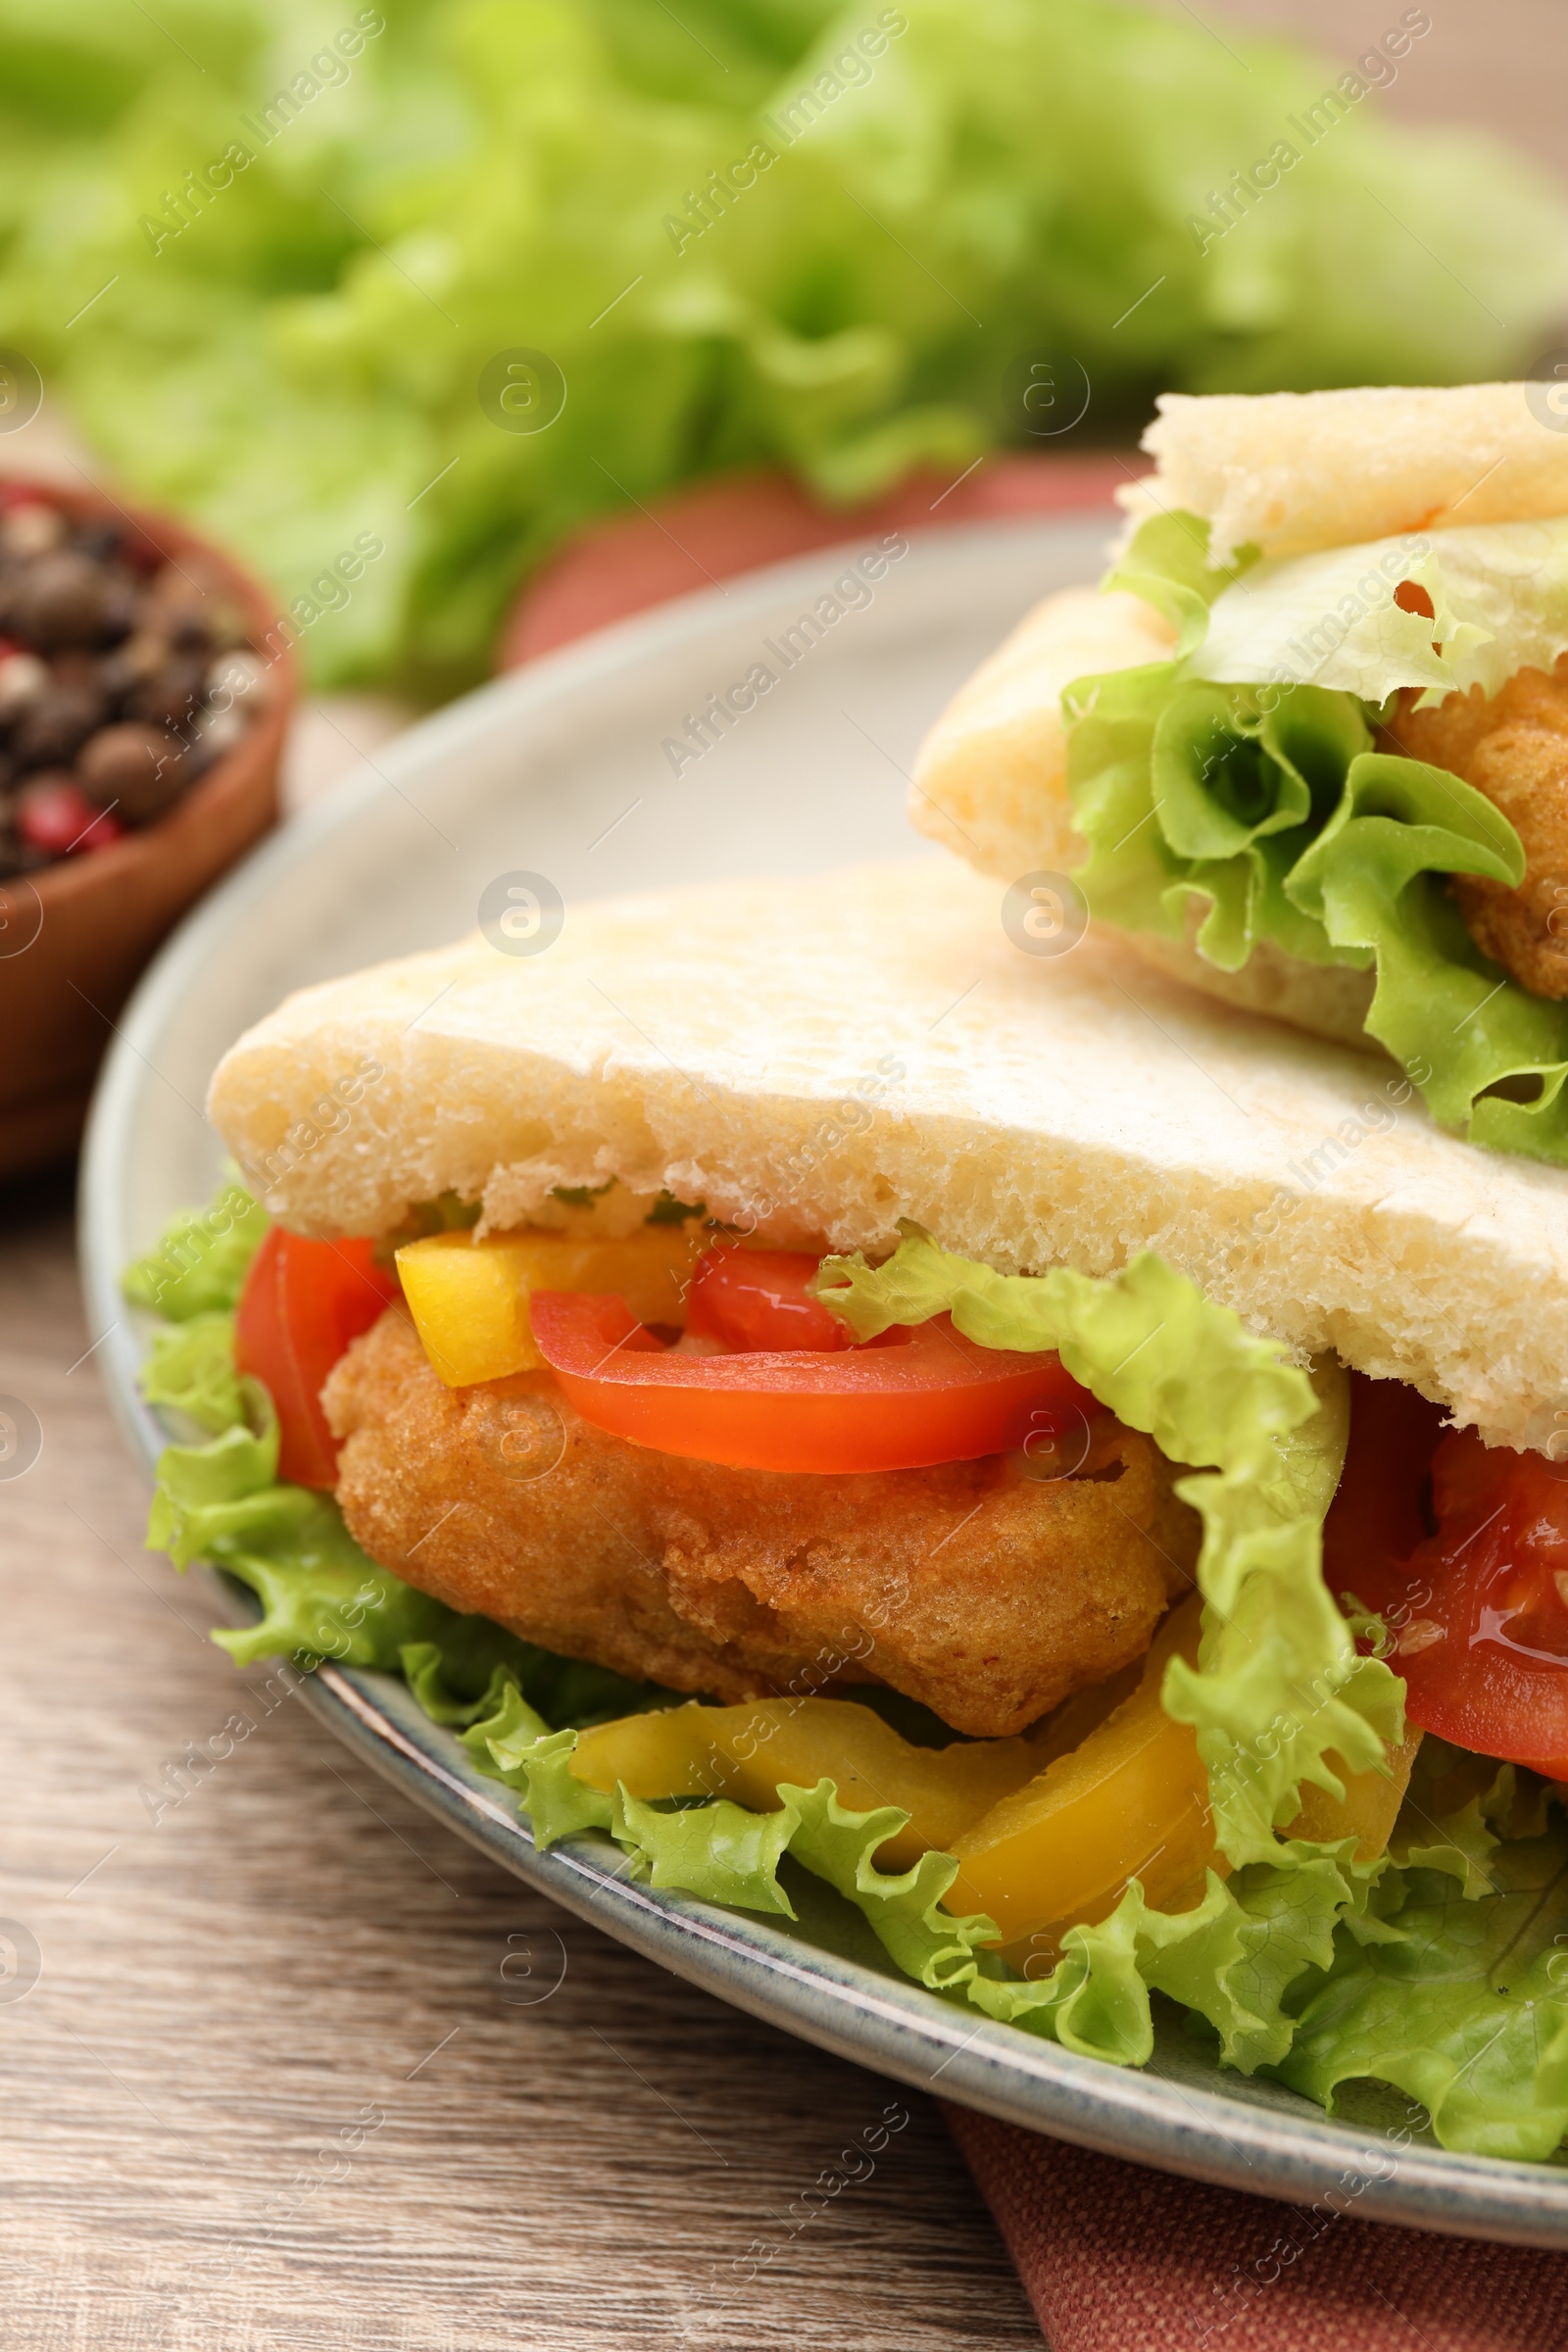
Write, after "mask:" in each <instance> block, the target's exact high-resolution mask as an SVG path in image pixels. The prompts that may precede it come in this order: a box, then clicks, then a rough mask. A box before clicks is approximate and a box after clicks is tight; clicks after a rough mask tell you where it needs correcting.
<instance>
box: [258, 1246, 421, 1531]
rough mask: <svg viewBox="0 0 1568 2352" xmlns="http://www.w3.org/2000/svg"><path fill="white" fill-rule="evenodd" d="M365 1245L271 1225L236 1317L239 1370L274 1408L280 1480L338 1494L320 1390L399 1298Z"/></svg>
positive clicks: (389, 1275)
mask: <svg viewBox="0 0 1568 2352" xmlns="http://www.w3.org/2000/svg"><path fill="white" fill-rule="evenodd" d="M372 1247H373V1245H372V1244H371V1243H369V1242H307V1241H302V1240H301V1238H300V1236H299V1235H298V1234H297V1233H285V1232H284V1231H283V1229H282V1227H281V1226H278V1225H274V1226H273V1227H272V1229H271V1231H270V1233H269V1234H268V1236H267V1238H266V1240H265V1241H264V1242H263V1243H262V1246H261V1248H260V1249H259V1250H257V1252H256V1255H255V1256H254V1257H253V1258H252V1260H251V1268H250V1272H249V1273H248V1274H247V1276H246V1278H245V1288H244V1290H243V1292H242V1293H241V1295H240V1301H239V1310H238V1313H237V1314H236V1316H235V1319H234V1362H235V1364H236V1366H237V1367H238V1369H239V1370H240V1371H241V1372H248V1373H250V1374H252V1375H253V1376H254V1378H256V1379H257V1380H259V1381H260V1382H261V1383H262V1385H263V1387H264V1388H266V1389H267V1390H268V1392H269V1393H270V1397H271V1399H272V1402H273V1404H274V1405H275V1406H276V1408H277V1420H278V1453H277V1475H278V1477H279V1478H280V1479H282V1480H284V1481H285V1482H286V1483H287V1484H288V1485H290V1486H298V1487H328V1488H330V1487H335V1486H336V1484H337V1446H336V1444H335V1442H334V1440H333V1437H332V1433H331V1431H330V1430H329V1429H328V1428H327V1426H326V1415H325V1414H324V1413H323V1412H322V1410H321V1404H320V1397H321V1388H322V1385H323V1383H324V1382H325V1379H326V1376H327V1374H328V1373H329V1372H330V1371H331V1369H332V1366H333V1365H334V1364H335V1363H336V1362H337V1360H338V1357H339V1356H340V1355H341V1354H342V1353H343V1351H344V1349H345V1348H347V1347H348V1345H349V1342H350V1341H351V1340H357V1339H358V1338H359V1336H360V1334H361V1332H362V1331H368V1330H369V1328H370V1325H371V1324H372V1323H374V1322H375V1321H376V1320H377V1319H378V1318H379V1316H380V1314H381V1310H382V1308H383V1307H385V1306H386V1305H387V1304H388V1302H389V1301H390V1300H391V1299H395V1298H397V1296H398V1279H397V1273H396V1270H395V1268H393V1267H390V1266H378V1265H377V1264H376V1263H375V1260H374V1257H373V1255H372Z"/></svg>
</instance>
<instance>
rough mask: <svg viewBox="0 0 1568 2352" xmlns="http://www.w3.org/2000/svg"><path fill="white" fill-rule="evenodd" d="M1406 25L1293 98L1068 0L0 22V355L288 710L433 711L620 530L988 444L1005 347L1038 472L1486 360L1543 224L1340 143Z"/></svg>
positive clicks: (875, 487) (1449, 138)
mask: <svg viewBox="0 0 1568 2352" xmlns="http://www.w3.org/2000/svg"><path fill="white" fill-rule="evenodd" d="M1423 27H1424V28H1425V29H1422V28H1423ZM1430 29H1431V20H1430V19H1429V18H1428V17H1427V16H1426V14H1425V12H1424V11H1422V10H1420V9H1408V10H1406V11H1404V13H1403V17H1402V19H1401V29H1400V31H1399V33H1398V36H1396V34H1393V33H1391V34H1389V35H1387V36H1386V37H1385V39H1384V40H1383V42H1381V43H1380V44H1379V45H1377V46H1376V48H1375V49H1374V50H1370V51H1368V52H1367V53H1366V56H1365V57H1363V58H1362V59H1360V60H1350V59H1346V60H1342V61H1339V62H1338V63H1335V64H1332V65H1330V64H1326V63H1325V62H1324V61H1322V60H1314V59H1311V58H1308V57H1305V56H1303V55H1302V54H1301V53H1300V52H1299V51H1298V50H1296V49H1294V48H1292V47H1289V46H1286V45H1284V44H1281V43H1278V42H1274V41H1261V40H1258V39H1255V38H1253V37H1252V36H1250V35H1249V34H1244V33H1242V32H1236V33H1234V34H1233V33H1231V32H1230V31H1229V30H1227V34H1226V38H1225V40H1224V41H1223V42H1221V41H1220V40H1218V39H1216V38H1215V37H1214V36H1212V35H1211V34H1210V33H1208V32H1206V31H1205V30H1203V29H1201V27H1200V26H1198V25H1197V24H1196V23H1194V22H1192V21H1190V20H1186V19H1172V18H1167V17H1166V16H1164V15H1161V14H1157V13H1154V12H1153V11H1152V10H1146V9H1140V8H1133V7H1121V6H1116V5H1112V4H1110V0H900V5H898V6H895V7H884V6H880V5H874V4H873V0H851V5H849V6H847V7H843V8H837V9H833V8H829V7H827V6H824V5H822V0H683V6H682V8H681V10H680V11H679V14H678V17H677V16H676V15H675V14H672V13H670V12H669V11H667V10H665V9H663V8H662V7H661V6H660V5H658V0H572V4H570V5H568V4H567V0H404V4H403V5H401V6H400V7H399V8H398V9H397V10H396V11H390V10H387V11H383V10H381V9H377V8H373V7H372V8H358V7H354V6H351V5H349V0H334V5H329V6H310V7H304V6H281V7H271V8H264V7H263V6H262V5H261V0H201V4H200V5H199V6H198V5H194V4H193V0H168V5H164V6H161V7H160V9H159V11H158V18H157V22H156V23H155V22H154V21H153V19H152V18H151V17H149V16H147V15H145V14H144V13H142V12H140V11H137V10H126V9H125V8H124V7H123V5H122V4H121V0H66V4H65V5H63V6H61V7H58V8H56V9H55V10H53V11H51V12H50V14H49V16H48V19H47V21H46V20H44V19H42V18H40V16H39V14H38V12H37V10H36V8H35V6H33V5H32V0H0V92H3V98H0V107H3V110H4V115H5V119H6V134H7V135H6V138H5V142H4V147H3V149H0V154H3V158H4V160H3V161H0V224H3V232H4V260H3V263H0V288H3V299H4V312H3V316H4V319H5V320H6V333H7V340H8V341H9V342H11V343H13V344H14V345H16V346H18V347H20V348H22V349H23V350H25V352H26V353H27V354H28V356H29V357H31V358H32V359H34V360H35V361H36V363H37V365H38V366H39V367H40V368H42V370H43V372H44V375H45V378H46V381H47V383H48V385H49V387H50V389H51V391H52V392H53V393H54V394H55V395H56V396H57V397H58V398H59V399H61V400H62V401H63V402H64V404H65V405H66V406H67V408H68V409H69V410H70V411H71V412H72V413H73V416H74V417H75V419H76V420H77V422H78V423H79V425H80V426H81V427H82V429H83V430H84V431H85V432H86V433H87V435H88V436H89V437H90V438H91V439H92V441H93V442H94V443H95V444H96V445H97V447H98V448H99V449H100V450H101V451H102V453H103V455H104V456H105V458H106V459H107V460H108V461H110V462H111V463H112V464H114V465H115V466H118V467H119V469H120V470H121V471H122V472H123V475H124V476H125V478H126V479H127V480H129V481H130V482H131V483H132V484H133V485H134V487H135V488H136V489H137V490H138V491H139V492H140V493H142V494H144V495H146V496H149V497H152V498H155V499H157V500H160V501H163V502H165V503H168V504H171V505H173V506H176V507H179V508H181V509H184V510H186V511H187V512H189V513H191V514H192V515H194V516H196V517H197V518H199V519H200V520H201V522H202V523H203V524H204V525H205V526H206V527H207V528H208V529H210V530H212V531H213V532H215V533H217V534H218V535H220V536H221V537H223V538H226V539H227V540H228V541H229V542H230V543H231V544H232V545H233V546H234V547H235V548H236V550H237V551H239V552H240V553H242V554H243V555H244V556H245V557H247V558H248V560H249V561H250V562H251V563H252V564H253V565H254V566H255V567H256V568H257V569H258V570H259V571H261V572H262V573H263V574H264V575H265V576H266V577H267V578H268V579H269V580H270V583H271V584H272V586H273V588H274V589H275V591H276V594H277V597H278V608H279V614H280V616H281V617H282V618H283V619H285V620H286V621H287V623H288V625H289V627H290V628H291V630H293V631H294V632H295V633H296V634H297V635H298V637H299V640H300V644H301V651H302V654H303V656H304V658H305V660H306V662H307V663H308V666H309V668H310V670H311V672H312V674H313V675H314V677H315V679H316V681H317V682H318V683H319V684H328V683H347V682H351V681H357V680H371V679H377V678H384V677H386V676H388V675H389V674H393V673H396V674H397V675H398V676H399V677H400V679H401V680H402V681H403V682H405V683H408V682H411V681H412V682H413V683H415V684H422V685H423V686H424V687H425V688H426V689H428V690H431V691H434V690H439V689H441V688H446V687H450V686H452V685H454V684H457V683H460V682H462V681H463V680H465V679H466V678H468V677H471V676H473V675H475V674H477V673H479V672H480V671H481V670H482V669H483V667H484V666H485V663H486V659H487V656H488V652H489V648H490V644H491V641H492V638H493V635H494V631H495V628H496V625H497V622H498V619H499V617H500V614H501V613H502V611H503V609H504V607H505V604H506V602H507V600H508V598H509V596H510V595H511V594H512V592H513V590H514V589H515V586H516V584H517V582H518V581H519V580H520V579H521V578H522V577H524V576H525V575H526V573H527V572H528V571H529V569H530V568H531V567H532V566H533V565H535V564H537V563H538V562H539V560H540V559H541V558H542V557H543V556H544V555H546V554H547V553H548V552H549V551H550V550H551V549H552V548H553V547H555V546H556V545H558V544H559V543H560V542H561V541H562V539H563V538H564V537H565V536H566V535H567V534H568V533H569V532H571V531H572V530H573V529H574V528H576V527H577V526H578V525H580V524H581V523H583V522H585V521H587V520H588V519H589V518H591V517H592V516H594V515H600V514H603V513H606V512H608V511H611V510H613V509H615V508H618V507H621V506H623V505H624V504H625V502H626V501H627V500H628V499H632V498H635V499H639V500H642V501H647V500H648V499H650V498H653V497H657V496H659V495H660V494H661V493H662V492H664V491H666V490H668V489H669V488H671V487H672V486H674V485H675V484H677V483H680V482H683V481H686V480H689V479H692V478H694V477H696V476H700V475H704V474H709V473H712V472H714V471H717V470H721V469H725V468H730V467H737V466H749V465H757V464H768V463H771V464H778V465H783V466H788V467H789V468H791V469H792V470H793V471H794V472H795V473H797V474H798V475H799V476H800V477H801V478H802V479H803V480H804V481H805V482H806V483H807V484H808V485H809V487H810V488H811V489H813V490H814V491H815V492H816V493H817V494H818V495H820V496H822V497H824V498H826V499H828V500H832V501H843V502H848V501H854V500H857V499H860V498H864V497H867V496H870V495H873V494H875V493H876V492H878V491H880V490H882V489H884V488H885V487H887V486H888V485H890V484H891V483H893V482H894V481H896V480H897V479H898V478H900V476H902V475H903V474H904V473H905V472H906V471H907V469H908V468H909V467H910V466H912V465H914V464H916V463H920V462H925V463H928V464H930V465H932V466H937V467H939V468H942V469H950V470H951V472H952V473H953V474H954V475H956V474H958V473H959V472H961V471H962V470H963V469H964V467H965V466H968V465H970V464H971V463H972V461H973V460H974V459H975V458H976V457H977V456H978V455H980V454H981V453H982V452H983V451H984V450H985V449H986V448H988V447H990V446H992V445H993V444H995V443H997V442H999V441H1007V440H1014V441H1023V440H1024V439H1025V438H1026V432H1027V428H1028V424H1029V419H1028V418H1027V417H1026V416H1025V415H1024V413H1023V411H1022V408H1021V406H1020V403H1019V397H1018V392H1017V384H1018V380H1019V371H1018V367H1017V363H1018V360H1019V356H1020V354H1024V353H1027V352H1029V351H1031V350H1034V349H1049V350H1053V351H1056V352H1061V353H1066V354H1070V355H1071V357H1072V359H1073V360H1074V361H1075V362H1076V363H1077V365H1078V366H1079V368H1082V369H1083V370H1084V371H1085V374H1086V377H1087V381H1088V384H1089V387H1090V401H1089V413H1088V416H1087V417H1086V418H1085V420H1084V422H1083V423H1082V424H1081V425H1079V426H1078V427H1077V428H1076V429H1077V433H1078V437H1079V438H1080V439H1081V438H1082V437H1083V436H1084V435H1085V434H1086V433H1090V432H1093V433H1097V434H1099V435H1101V436H1102V437H1103V436H1105V435H1107V434H1113V433H1115V432H1116V431H1117V430H1118V429H1119V430H1121V431H1122V432H1124V433H1128V432H1130V430H1131V427H1132V425H1133V424H1134V422H1135V421H1136V420H1138V419H1139V418H1140V417H1142V415H1143V414H1144V413H1145V412H1146V411H1147V408H1148V405H1149V402H1150V400H1151V397H1152V394H1153V393H1154V392H1155V391H1157V390H1160V389H1165V388H1171V387H1175V388H1180V389H1185V390H1196V391H1216V390H1240V391H1261V390H1270V389H1277V388H1281V387H1286V388H1298V389H1307V388H1311V387H1313V386H1317V385H1326V384H1340V383H1351V382H1362V381H1371V382H1380V381H1381V382H1387V381H1400V380H1403V381H1413V382H1446V381H1456V380H1461V379H1463V378H1467V377H1480V376H1486V375H1489V374H1495V373H1499V372H1505V371H1507V370H1508V369H1509V368H1517V367H1519V366H1521V365H1523V364H1527V363H1528V362H1529V361H1530V360H1531V359H1532V358H1533V357H1534V355H1535V351H1536V349H1537V346H1538V345H1539V344H1540V342H1541V341H1542V340H1543V339H1544V337H1545V335H1546V333H1547V329H1548V327H1549V325H1550V323H1551V322H1552V321H1553V320H1555V319H1557V318H1558V317H1559V316H1560V315H1561V314H1562V312H1563V310H1564V309H1565V308H1568V300H1565V297H1568V235H1565V233H1564V232H1565V229H1568V206H1565V204H1564V202H1563V201H1562V199H1561V198H1560V196H1559V195H1558V193H1557V192H1556V190H1555V189H1554V188H1553V187H1552V186H1551V185H1550V184H1549V183H1548V182H1547V181H1546V180H1545V179H1544V176H1542V175H1541V174H1539V173H1537V172H1534V171H1532V170H1531V169H1530V168H1529V167H1527V166H1526V165H1524V164H1523V163H1521V162H1519V161H1518V160H1516V159H1514V158H1511V157H1509V156H1506V155H1504V154H1503V153H1502V152H1501V151H1500V150H1499V149H1497V148H1495V146H1494V145H1492V144H1491V143H1489V142H1488V141H1485V140H1483V139H1481V138H1478V137H1471V136H1468V135H1461V134H1451V133H1438V132H1422V133H1414V132H1410V131H1405V130H1401V129H1399V128H1397V126H1395V125H1393V124H1391V123H1389V122H1388V121H1387V119H1386V117H1384V116H1382V115H1381V114H1380V112H1379V92H1380V91H1381V89H1383V88H1385V87H1386V86H1387V84H1388V82H1389V81H1390V80H1391V79H1392V78H1394V77H1395V75H1396V73H1397V72H1400V71H1410V72H1416V71H1419V65H1420V51H1419V47H1418V44H1419V42H1420V41H1421V40H1422V39H1424V38H1425V37H1426V33H1427V31H1429V30H1430ZM1401 40H1402V43H1403V46H1402V47H1401V46H1400V41H1401ZM1391 52H1392V54H1391ZM1285 149H1291V150H1293V151H1294V156H1293V160H1290V161H1287V160H1286V158H1285V155H1284V150H1285ZM1503 321H1507V323H1506V324H1504V323H1503ZM517 351H527V352H531V353H535V354H539V355H543V356H544V358H545V359H547V360H548V362H549V363H551V364H552V365H553V367H554V368H556V369H558V370H559V372H560V375H561V377H562V379H563V380H564V398H563V400H562V401H561V403H560V405H559V408H557V409H556V411H555V413H554V414H553V415H551V416H549V417H548V418H546V417H545V406H541V407H539V408H538V410H537V411H536V412H535V414H536V417H538V418H540V419H543V421H539V422H537V423H536V424H535V426H534V428H533V429H520V425H519V418H520V423H521V425H526V424H527V422H528V417H527V398H526V395H525V393H519V394H518V395H517V397H516V399H515V400H513V401H512V402H510V403H509V404H507V413H506V415H502V414H501V413H500V412H499V411H498V407H497V403H496V400H495V398H494V397H493V396H490V397H484V396H482V395H481V389H480V380H481V377H482V376H483V375H484V372H485V370H486V368H488V367H490V366H491V364H492V363H494V362H495V361H496V360H497V358H498V355H503V354H507V353H515V352H517ZM513 381H514V382H515V383H516V384H521V383H522V382H523V378H522V377H516V378H514V379H513ZM546 405H548V404H546ZM370 540H373V541H375V542H376V543H377V544H378V545H379V547H380V549H381V551H382V552H381V554H380V555H379V556H377V557H375V558H373V559H372V560H370V561H368V562H366V563H365V564H363V566H362V567H361V569H360V571H359V573H358V574H357V575H356V576H354V578H353V579H352V584H351V587H350V591H349V593H347V594H346V595H344V596H340V595H338V594H337V593H335V592H334V593H332V594H330V595H329V596H326V597H322V596H319V595H315V594H313V593H312V583H313V582H314V581H317V580H319V579H320V578H322V577H323V576H326V577H335V578H336V579H338V580H339V581H341V580H342V579H343V578H344V576H345V569H344V565H343V564H342V558H343V556H344V553H345V551H353V550H355V549H356V548H358V549H359V550H360V552H361V554H362V555H363V554H364V552H365V543H366V542H368V541H370ZM347 568H348V569H349V570H350V571H352V569H353V566H352V563H351V564H349V565H348V567H347Z"/></svg>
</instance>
